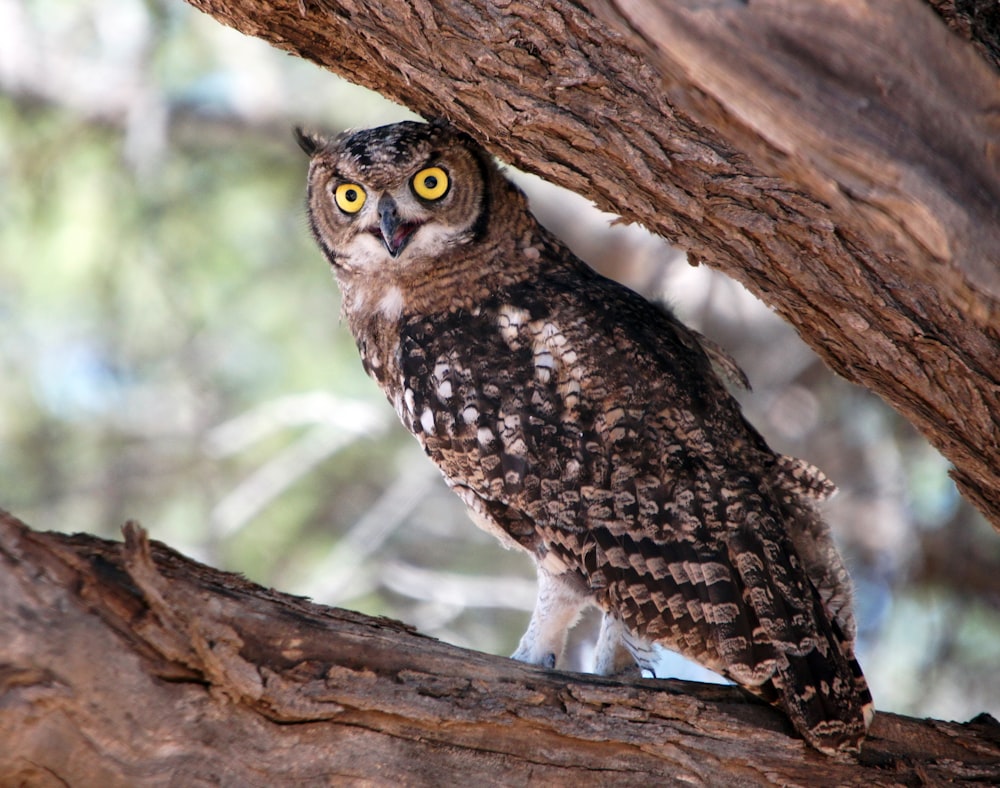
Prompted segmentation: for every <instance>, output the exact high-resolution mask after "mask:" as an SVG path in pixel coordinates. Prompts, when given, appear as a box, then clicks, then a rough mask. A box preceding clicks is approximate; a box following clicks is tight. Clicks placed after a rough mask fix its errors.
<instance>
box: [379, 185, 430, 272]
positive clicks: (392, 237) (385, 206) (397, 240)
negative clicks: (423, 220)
mask: <svg viewBox="0 0 1000 788" xmlns="http://www.w3.org/2000/svg"><path fill="white" fill-rule="evenodd" d="M418 227H420V222H404V221H402V220H401V219H400V218H399V207H398V206H397V205H396V201H395V200H394V199H392V197H390V196H389V195H388V194H383V195H382V196H381V197H380V198H379V201H378V229H379V233H381V236H382V243H383V244H385V248H386V249H387V250H388V251H389V254H391V255H392V256H393V257H399V253H400V252H402V251H403V249H404V247H405V246H406V244H407V243H408V242H409V240H410V239H411V238H412V237H413V234H414V233H415V232H416V231H417V228H418Z"/></svg>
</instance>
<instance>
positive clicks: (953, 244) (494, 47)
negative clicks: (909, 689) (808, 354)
mask: <svg viewBox="0 0 1000 788" xmlns="http://www.w3.org/2000/svg"><path fill="white" fill-rule="evenodd" d="M190 2H191V3H192V5H195V6H196V7H198V8H200V9H202V10H204V11H206V12H207V13H210V14H212V15H213V16H215V17H216V18H218V19H219V20H220V21H222V22H224V23H225V24H228V25H230V26H232V27H235V28H237V29H238V30H241V31H243V32H244V33H247V34H248V35H254V36H259V37H261V38H263V39H265V40H267V41H270V42H271V43H273V44H274V45H276V46H278V47H281V48H282V49H286V50H288V51H290V52H293V53H295V54H298V55H300V56H302V57H305V58H308V59H310V60H313V61H315V62H317V63H319V64H320V65H323V66H325V67H326V68H328V69H330V70H331V71H334V72H336V73H337V74H340V75H342V76H344V77H346V78H347V79H350V80H352V81H354V82H357V83H359V84H362V85H365V86H366V87H369V88H372V89H374V90H377V91H379V92H380V93H383V94H384V95H386V96H389V97H390V98H392V99H395V100H396V101H399V102H402V103H403V104H406V105H407V106H409V107H411V108H413V109H415V110H417V111H418V112H420V113H422V114H423V115H425V116H434V115H439V116H445V117H447V118H448V119H449V120H451V121H452V122H454V123H455V124H456V125H457V126H459V127H460V128H462V129H463V130H465V131H468V132H469V133H471V134H472V135H473V136H475V137H476V138H477V139H479V140H481V141H483V142H484V143H485V144H486V145H487V146H488V147H490V148H491V149H492V150H494V151H495V152H496V153H497V154H498V155H500V156H501V157H503V158H505V159H507V160H508V161H511V162H513V163H515V164H517V165H518V166H521V167H523V168H525V169H527V170H530V171H533V172H536V173H538V174H540V175H542V176H544V177H546V178H548V179H549V180H551V181H553V182H555V183H559V184H561V185H563V186H566V187H568V188H570V189H573V190H574V191H577V192H579V193H581V194H584V195H586V196H587V197H590V198H592V199H593V200H594V201H595V202H596V203H597V204H598V205H599V206H600V207H602V208H604V209H606V210H611V211H615V212H617V213H619V214H621V215H622V216H623V217H625V218H626V219H628V220H630V221H638V222H641V223H642V224H644V225H646V226H647V227H649V228H650V229H652V230H653V231H655V232H657V233H659V234H661V235H663V236H664V237H665V238H667V239H668V240H670V241H671V242H673V243H676V244H678V245H680V246H681V247H683V248H685V249H687V250H688V252H689V253H690V255H691V258H692V260H700V261H705V262H707V263H710V264H711V265H713V266H715V267H717V268H720V269H721V270H723V271H725V272H726V273H727V274H729V275H730V276H732V277H734V278H735V279H738V280H739V281H741V282H742V283H744V284H745V285H746V286H747V287H749V288H750V290H751V291H753V292H754V293H756V294H757V295H758V296H760V297H761V298H762V299H763V300H764V301H765V302H767V303H768V304H770V305H771V306H772V307H774V308H775V309H776V310H777V311H778V312H779V313H780V314H781V315H782V316H783V317H784V318H785V319H786V320H788V321H789V322H791V323H792V324H793V325H794V326H795V327H796V329H797V330H798V331H799V333H800V334H801V335H802V337H803V338H804V339H805V340H806V342H808V343H809V344H810V345H811V346H812V347H813V348H814V349H815V350H816V351H817V352H818V353H819V354H820V355H821V356H822V357H823V359H824V360H825V361H826V362H827V364H829V365H830V366H831V367H832V368H833V369H834V370H835V371H837V372H838V373H840V374H841V375H843V376H844V377H846V378H848V379H849V380H852V381H854V382H857V383H860V384H861V385H863V386H865V387H866V388H869V389H871V390H872V391H874V392H876V393H878V394H879V395H880V396H882V397H883V398H884V399H885V400H886V401H887V402H889V403H890V404H891V405H892V406H893V407H895V408H896V409H897V410H898V411H899V412H900V413H901V414H902V415H903V416H904V417H905V418H907V419H908V420H909V421H911V422H912V423H913V424H914V425H915V426H916V427H917V428H918V429H919V430H920V431H921V432H922V433H923V434H924V435H925V436H926V437H927V438H928V439H929V440H930V441H931V443H933V444H934V445H935V446H936V447H937V448H938V449H940V451H941V452H942V453H943V454H944V455H945V457H947V458H948V459H949V460H950V461H951V462H952V463H953V464H954V466H955V471H954V477H955V479H956V481H957V483H958V485H959V487H960V489H961V490H962V492H963V493H964V494H965V495H966V496H967V497H968V498H969V499H970V500H971V501H972V502H973V503H974V504H975V505H976V506H978V507H979V508H980V510H981V511H982V512H983V513H984V514H985V515H986V516H987V517H988V518H989V519H990V520H991V521H992V523H993V524H994V526H996V527H997V528H1000V462H998V459H997V458H998V457H1000V267H998V260H1000V168H998V161H997V157H998V155H1000V145H998V137H1000V114H998V111H997V106H998V99H1000V78H998V75H997V73H996V72H995V71H994V70H992V69H991V68H990V66H989V65H987V62H985V61H984V60H983V59H981V58H980V57H979V56H978V52H977V49H976V47H975V46H974V45H973V44H972V43H969V42H967V41H965V40H963V39H962V38H961V37H960V36H958V35H956V34H955V33H952V32H951V31H949V30H948V28H947V27H946V25H945V24H944V22H943V21H942V19H941V18H940V17H938V16H936V15H935V14H934V12H933V11H932V10H931V8H930V7H929V6H928V5H927V4H926V3H923V2H921V1H920V0H815V1H814V2H810V3H801V2H792V0H759V1H757V2H754V3H741V2H722V1H720V0H685V1H684V2H671V3H662V2H657V0H590V1H589V2H584V3H569V2H566V1H565V0H553V1H552V2H541V0H511V1H510V2H495V1H494V0H490V1H489V2H487V0H437V1H436V2H434V3H429V2H426V0H417V1H416V2H414V0H385V2H379V3H366V2H360V1H359V0H303V2H302V4H301V8H300V4H299V3H298V2H295V1H294V0H285V2H276V3H268V4H261V3H257V2H251V0H190ZM934 5H935V6H936V7H937V8H938V9H939V11H940V12H941V14H942V15H943V16H944V17H945V18H946V19H949V20H951V21H952V22H953V23H954V24H955V25H956V27H958V28H959V29H962V30H963V31H965V32H966V34H967V35H969V36H971V37H972V38H973V40H974V41H975V42H976V45H977V46H983V43H982V42H983V41H984V40H988V35H987V34H986V32H984V31H986V27H984V25H983V24H981V22H980V21H979V18H978V17H976V18H975V19H972V21H971V22H970V21H969V19H970V17H969V16H968V15H967V14H966V15H965V16H963V14H965V13H966V12H965V11H963V10H962V9H960V8H959V9H957V10H956V5H961V4H954V3H949V2H946V1H945V0H935V2H934ZM949 13H950V16H949ZM963 24H964V25H965V26H966V27H964V28H963V27H962V25H963ZM969 31H971V32H969ZM984 51H986V50H984ZM990 51H992V50H990Z"/></svg>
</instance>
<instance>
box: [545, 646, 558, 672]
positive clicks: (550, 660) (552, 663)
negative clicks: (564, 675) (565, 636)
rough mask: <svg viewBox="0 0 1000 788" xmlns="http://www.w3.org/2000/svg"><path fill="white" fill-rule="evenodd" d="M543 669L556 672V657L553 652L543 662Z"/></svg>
mask: <svg viewBox="0 0 1000 788" xmlns="http://www.w3.org/2000/svg"><path fill="white" fill-rule="evenodd" d="M542 667H543V668H546V669H548V670H555V668H556V655H555V654H553V653H552V652H551V651H550V652H549V653H548V654H546V655H545V658H544V659H543V660H542Z"/></svg>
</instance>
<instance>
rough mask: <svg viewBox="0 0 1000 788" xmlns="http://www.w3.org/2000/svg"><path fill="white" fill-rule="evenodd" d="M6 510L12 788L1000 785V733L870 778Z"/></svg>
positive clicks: (901, 740) (909, 743) (922, 742)
mask: <svg viewBox="0 0 1000 788" xmlns="http://www.w3.org/2000/svg"><path fill="white" fill-rule="evenodd" d="M124 532H125V544H121V543H115V542H109V541H105V540H102V539H97V538H95V537H92V536H87V535H76V536H66V535H64V534H57V533H38V532H33V531H31V530H29V529H28V528H27V526H25V525H24V524H22V523H20V522H19V521H17V520H16V519H15V518H13V517H12V516H10V515H7V514H6V513H3V512H0V599H2V600H3V604H2V605H0V632H2V633H3V637H2V638H0V737H2V739H0V740H2V741H3V742H4V746H3V747H2V748H0V784H2V785H25V784H26V785H54V784H69V785H98V784H100V785H106V786H116V785H129V786H135V785H166V784H170V785H196V784H205V783H210V784H218V785H240V786H256V785H277V784H289V783H291V782H293V781H302V782H303V783H308V784H325V783H330V782H342V781H345V780H369V781H372V782H374V783H376V784H387V783H400V784H405V785H419V784H433V785H450V784H458V783H462V784H467V781H468V779H469V775H475V774H488V775H490V781H491V782H493V783H495V784H504V785H525V784H529V783H532V784H568V783H576V784H581V781H582V784H588V783H592V782H595V781H599V782H601V783H603V784H611V783H613V784H615V785H644V786H645V785H662V784H666V783H670V784H673V783H676V782H683V783H684V784H686V785H722V784H725V785H810V786H827V785H829V786H835V785H836V786H845V785H858V786H861V785H864V786H873V785H923V784H928V783H930V784H938V783H939V782H945V781H950V780H981V781H983V783H984V784H985V783H987V782H991V781H993V782H995V781H997V780H1000V725H998V724H997V722H996V721H995V720H992V719H991V718H988V717H986V716H985V715H984V716H983V718H981V719H980V718H977V720H975V721H973V722H970V723H966V724H964V725H959V724H955V723H946V722H937V721H933V720H914V719H908V718H905V717H898V716H896V715H892V714H880V715H879V716H878V717H876V720H875V724H874V726H873V728H872V734H871V737H870V738H869V740H868V741H867V742H866V744H865V749H864V753H863V756H862V763H861V764H842V763H836V762H834V761H831V760H830V759H828V758H825V757H824V756H822V755H820V754H818V753H817V752H815V751H814V750H812V749H811V748H809V747H807V746H806V745H805V743H804V742H802V741H801V740H799V739H795V738H792V736H791V735H790V733H789V730H788V725H787V723H786V722H785V721H784V719H783V717H782V716H781V714H779V713H778V712H775V711H773V710H771V709H770V708H768V707H766V706H764V705H762V704H760V703H757V702H755V701H753V700H751V699H749V698H748V697H747V696H746V695H744V694H743V693H741V692H740V691H739V690H738V689H736V688H734V687H717V686H712V685H700V684H693V683H684V682H679V681H639V682H635V683H630V684H625V683H619V682H616V681H613V680H609V679H601V678H597V677H592V676H583V675H579V674H570V673H557V672H546V671H543V670H538V669H533V668H530V667H527V666H525V665H522V664H520V663H516V662H514V661H512V660H509V659H506V658H503V657H493V656H489V655H486V654H478V653H475V652H470V651H465V650H463V649H459V648H456V647H454V646H449V645H446V644H444V643H440V642H438V641H436V640H433V639H431V638H427V637H424V636H422V635H419V634H416V633H415V632H413V631H412V630H411V629H410V628H408V627H406V626H405V625H403V624H400V623H398V622H395V621H390V620H388V619H375V618H369V617H367V616H362V615H359V614H357V613H351V612H348V611H345V610H337V609H333V608H326V607H322V606H321V605H316V604H312V603H311V602H308V601H307V600H305V599H302V598H299V597H292V596H287V595H285V594H279V593H277V592H275V591H271V590H268V589H265V588H263V587H261V586H257V585H254V584H253V583H250V582H248V581H246V580H244V579H243V578H242V577H240V576H238V575H233V574H229V573H225V572H220V571H218V570H215V569H211V568H209V567H207V566H204V565H202V564H198V563H195V562H194V561H191V560H189V559H187V558H185V557H184V556H182V555H180V554H179V553H177V552H175V551H173V550H171V549H170V548H168V547H166V546H165V545H162V544H159V543H157V542H149V541H148V540H147V538H146V534H145V532H144V531H143V530H142V529H141V528H139V527H138V526H137V525H135V524H133V523H130V524H128V525H126V526H125V528H124Z"/></svg>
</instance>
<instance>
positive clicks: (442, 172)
mask: <svg viewBox="0 0 1000 788" xmlns="http://www.w3.org/2000/svg"><path fill="white" fill-rule="evenodd" d="M296 133H297V136H298V141H299V145H300V146H301V147H302V149H303V150H304V151H305V152H306V153H308V154H309V156H310V157H311V159H312V161H311V164H310V168H309V191H308V208H309V218H310V222H311V224H312V230H313V234H314V235H315V236H316V239H317V241H318V242H319V244H320V247H321V248H322V249H323V251H324V253H325V254H326V256H327V259H328V260H329V261H330V262H331V263H332V264H333V265H334V267H335V268H336V269H337V270H338V273H362V274H364V273H373V272H375V271H381V272H387V271H390V272H391V271H394V270H404V269H406V268H407V267H409V266H411V265H412V264H413V263H414V262H417V261H420V260H424V261H427V260H433V259H437V258H439V257H440V256H442V255H443V254H445V253H446V252H450V251H454V250H455V249H457V248H459V247H463V246H468V245H470V244H473V243H476V242H477V241H480V240H482V238H483V236H484V235H485V233H486V232H487V230H488V221H489V217H490V215H491V202H493V200H492V199H491V191H492V190H494V189H496V188H497V185H498V184H497V181H498V180H499V181H501V182H502V183H503V185H504V187H506V188H512V187H510V185H509V184H508V183H507V181H506V179H504V178H502V176H500V174H499V173H498V172H497V170H496V167H495V166H494V164H493V163H492V161H491V160H490V158H489V156H488V155H487V154H486V153H485V151H483V150H482V149H481V148H480V147H479V146H478V145H476V144H475V143H474V142H473V141H472V140H471V139H470V138H469V137H468V136H466V135H464V134H461V133H459V132H457V131H455V130H454V129H452V128H451V127H449V126H447V125H446V124H443V123H430V124H425V123H414V122H404V123H395V124H392V125H390V126H381V127H379V128H375V129H367V130H364V131H356V132H345V133H344V134H341V135H340V136H338V137H335V138H333V139H330V140H327V139H324V138H321V137H317V136H312V135H309V134H306V133H304V132H303V131H301V130H299V129H297V130H296Z"/></svg>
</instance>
